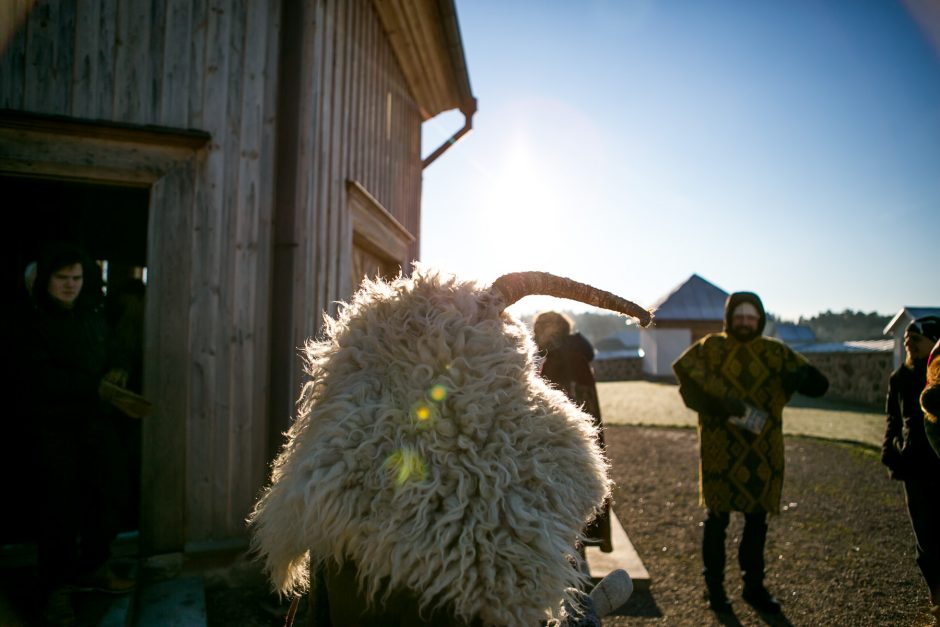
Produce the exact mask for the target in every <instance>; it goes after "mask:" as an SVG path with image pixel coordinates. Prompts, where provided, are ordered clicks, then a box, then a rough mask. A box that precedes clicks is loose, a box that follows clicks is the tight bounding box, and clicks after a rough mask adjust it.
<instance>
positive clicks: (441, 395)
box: [428, 384, 447, 403]
mask: <svg viewBox="0 0 940 627" xmlns="http://www.w3.org/2000/svg"><path fill="white" fill-rule="evenodd" d="M428 395H429V396H430V397H431V400H432V401H435V402H438V403H440V402H441V401H443V400H444V399H445V398H447V388H445V387H444V386H443V385H440V384H438V385H435V386H434V387H432V388H431V391H430V392H429V394H428Z"/></svg>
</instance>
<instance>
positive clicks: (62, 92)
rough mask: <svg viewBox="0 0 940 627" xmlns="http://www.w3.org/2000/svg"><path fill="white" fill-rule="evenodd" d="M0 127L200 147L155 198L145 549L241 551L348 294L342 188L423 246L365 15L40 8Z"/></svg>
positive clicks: (307, 9) (393, 69) (289, 9)
mask: <svg viewBox="0 0 940 627" xmlns="http://www.w3.org/2000/svg"><path fill="white" fill-rule="evenodd" d="M11 1H13V2H14V4H15V5H16V7H25V6H27V5H28V4H29V2H28V0H11ZM16 7H14V9H13V11H12V14H15V13H16V12H17V11H18V10H19V9H17V8H16ZM282 11H283V13H284V14H283V15H282ZM288 15H289V16H290V17H289V18H288ZM288 19H290V20H293V19H297V20H299V22H296V23H295V22H292V21H286V20H288ZM282 21H284V23H283V24H282ZM282 26H283V28H282ZM291 33H292V34H291ZM282 57H284V58H288V59H289V61H288V62H286V63H283V65H282V60H281V59H282ZM284 98H291V99H292V100H291V101H290V102H285V101H284V100H283V99H284ZM0 108H6V109H14V110H19V111H29V112H35V113H43V114H52V115H62V116H69V117H73V118H79V119H86V120H105V121H112V122H120V123H128V124H138V125H158V126H162V127H170V128H179V129H198V130H202V131H206V132H208V133H209V134H210V135H211V138H212V139H211V141H210V142H209V145H208V146H207V147H205V148H203V149H201V150H200V151H199V152H198V154H197V155H196V156H195V157H193V158H191V159H190V160H188V161H187V162H186V163H183V164H181V166H180V167H179V168H178V169H176V170H174V171H172V172H170V173H169V174H167V175H166V176H163V177H162V178H160V179H159V180H157V181H156V182H155V183H153V185H152V186H151V206H150V226H149V242H148V266H149V280H150V282H149V299H148V309H147V322H146V326H147V330H146V346H145V351H146V355H147V358H148V361H147V364H146V374H145V378H146V382H145V393H147V394H148V395H150V396H151V397H153V398H154V400H155V402H156V405H157V407H158V411H157V413H156V415H154V416H153V417H152V418H150V419H149V420H148V421H147V422H145V427H144V429H145V433H144V440H145V444H144V451H143V455H144V462H143V463H144V467H145V470H144V478H143V482H144V485H143V503H142V508H143V517H142V534H143V539H144V544H145V548H146V549H147V550H148V551H151V552H160V551H169V550H178V549H180V548H182V547H183V546H184V545H186V544H199V543H203V542H210V541H213V540H224V539H228V538H234V537H242V536H244V533H245V528H244V519H245V516H246V515H247V513H248V512H249V509H250V507H251V504H252V503H253V502H254V500H255V498H256V497H257V494H258V490H259V488H260V487H261V485H262V484H263V482H264V480H265V478H266V474H267V461H268V458H269V455H270V452H271V450H272V447H273V446H274V445H275V444H276V442H275V440H277V439H279V436H278V434H279V432H280V431H281V430H283V429H284V428H286V426H287V422H288V420H289V416H290V415H291V413H292V411H293V401H294V399H295V398H296V396H297V394H298V392H299V386H300V382H301V378H302V371H301V362H300V359H299V357H298V354H297V348H298V347H299V346H301V345H302V344H303V342H304V340H305V339H306V338H308V337H310V336H313V335H315V334H316V333H317V331H318V329H319V328H320V325H321V323H322V318H321V312H323V311H327V312H335V309H336V306H335V301H337V300H341V299H344V298H346V297H348V296H349V294H350V284H351V280H350V279H351V275H352V257H353V251H352V243H351V241H350V237H349V235H350V233H351V227H350V224H351V223H350V216H349V212H348V210H347V199H346V194H347V191H346V190H347V181H356V182H357V183H359V184H360V185H361V186H362V188H364V189H365V190H366V191H367V192H368V193H369V194H371V196H372V197H374V198H375V199H376V200H377V201H378V202H379V203H380V204H381V205H382V206H383V207H384V208H385V209H387V210H388V212H389V213H390V214H391V215H392V216H393V217H394V218H395V219H396V220H397V221H398V222H400V223H401V224H402V225H404V227H405V228H406V229H407V230H408V231H409V232H410V233H412V234H413V235H414V236H415V237H416V238H417V235H418V229H419V221H420V215H419V208H420V192H421V158H420V132H421V116H420V113H419V110H418V107H417V105H416V103H415V102H414V99H413V97H412V95H411V94H410V93H409V90H408V87H407V85H406V82H405V79H404V76H403V74H402V72H401V69H400V67H399V65H398V63H397V61H396V59H395V57H394V55H393V53H392V50H391V47H390V46H389V43H388V38H387V35H386V33H385V32H384V31H383V28H382V26H381V23H380V21H379V19H378V16H377V14H376V12H375V9H374V7H373V5H372V3H371V1H370V0H346V1H339V0H296V1H295V0H284V1H283V2H278V1H269V0H226V1H224V2H223V1H220V0H217V1H209V0H41V1H39V2H37V3H36V4H35V6H33V8H32V9H31V10H30V11H29V12H28V15H27V17H26V19H25V21H24V22H23V23H22V24H21V25H20V27H19V28H18V29H17V30H16V31H15V33H14V35H13V37H12V38H11V39H10V40H9V42H8V44H7V47H6V48H5V49H4V50H3V51H2V55H0ZM86 165H88V164H86ZM90 165H91V169H92V170H93V169H94V164H93V163H92V164H90ZM87 169H88V168H86V170H87ZM83 176H84V175H83ZM89 178H91V179H94V178H95V176H94V174H93V173H92V174H91V175H89ZM102 180H104V177H102ZM275 225H277V226H276V229H275ZM278 251H280V252H278ZM410 253H411V257H416V256H417V253H418V240H417V239H415V241H414V243H413V244H412V246H411V251H410ZM406 270H407V268H406ZM279 273H281V274H283V275H284V276H286V277H287V279H286V282H285V283H284V285H285V289H283V290H281V292H280V293H278V287H277V285H278V280H279V279H282V278H283V277H280V276H278V274H279ZM272 279H273V281H272ZM272 286H273V287H272ZM280 323H284V329H283V330H281V329H279V328H278V325H279V324H280ZM272 327H273V328H272ZM272 386H273V387H272Z"/></svg>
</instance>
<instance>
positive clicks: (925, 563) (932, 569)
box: [904, 478, 940, 603]
mask: <svg viewBox="0 0 940 627" xmlns="http://www.w3.org/2000/svg"><path fill="white" fill-rule="evenodd" d="M904 494H905V496H906V497H907V512H908V514H909V515H910V517H911V527H913V528H914V542H915V543H916V545H917V565H918V566H920V572H921V573H922V574H923V576H924V581H925V582H926V583H927V588H928V589H929V590H930V602H931V603H940V500H938V499H940V486H938V482H937V480H936V479H929V478H928V479H921V478H911V479H907V480H905V481H904Z"/></svg>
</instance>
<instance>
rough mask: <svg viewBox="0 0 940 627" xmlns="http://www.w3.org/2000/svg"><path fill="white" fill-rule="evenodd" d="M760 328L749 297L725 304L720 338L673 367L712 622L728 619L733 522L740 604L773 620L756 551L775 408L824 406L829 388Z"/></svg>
mask: <svg viewBox="0 0 940 627" xmlns="http://www.w3.org/2000/svg"><path fill="white" fill-rule="evenodd" d="M765 323H766V314H765V312H764V306H763V304H762V303H761V300H760V298H759V297H758V296H757V295H756V294H754V293H752V292H737V293H734V294H731V295H730V296H729V297H728V299H727V301H726V302H725V325H724V332H722V333H713V334H710V335H707V336H706V337H704V338H702V339H701V340H699V341H698V342H696V343H695V344H693V345H692V346H690V347H689V348H688V349H687V350H686V351H685V352H684V353H683V354H682V355H681V356H680V357H679V359H678V360H676V362H675V363H674V364H673V371H674V372H675V374H676V378H677V379H678V382H679V393H680V394H681V395H682V399H683V401H684V402H685V404H686V406H688V407H689V408H690V409H693V410H695V411H696V412H698V433H699V454H700V459H699V477H700V482H699V486H700V501H701V503H702V505H704V506H705V508H706V518H705V524H704V535H703V538H702V557H703V562H704V570H703V573H704V575H705V586H706V589H707V593H708V603H709V606H710V607H711V608H712V609H713V610H714V611H716V612H729V611H731V602H730V601H729V600H728V596H727V594H726V593H725V587H724V570H725V530H726V529H727V527H728V523H729V520H730V513H731V512H741V513H743V514H744V532H743V534H742V537H741V544H740V545H739V547H738V564H739V565H740V567H741V574H742V576H743V579H744V590H743V594H742V596H743V597H744V600H745V601H747V602H748V603H750V604H751V605H752V606H754V607H755V608H756V609H757V610H759V611H762V612H766V613H773V614H776V613H779V612H780V602H779V601H778V600H777V599H775V598H774V597H773V596H772V595H771V594H770V592H769V591H768V590H767V588H766V587H765V586H764V544H765V542H766V538H767V515H768V514H777V513H779V511H780V493H781V489H782V487H783V470H784V449H783V408H784V406H785V405H786V404H787V402H788V401H789V400H790V397H791V396H792V395H793V394H794V393H795V392H800V393H801V394H805V395H807V396H822V395H823V394H825V392H826V390H827V389H828V387H829V381H828V379H826V377H825V376H824V375H823V374H822V373H821V372H820V371H819V370H818V369H816V368H815V367H813V366H811V365H810V364H809V363H808V362H807V361H806V359H805V358H804V357H803V356H802V355H799V354H798V353H796V352H794V351H793V350H791V349H790V348H789V347H787V346H786V344H783V343H782V342H780V341H778V340H775V339H770V338H765V337H762V335H761V334H762V333H763V330H764V325H765Z"/></svg>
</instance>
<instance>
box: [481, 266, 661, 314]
mask: <svg viewBox="0 0 940 627" xmlns="http://www.w3.org/2000/svg"><path fill="white" fill-rule="evenodd" d="M491 289H492V290H494V291H496V292H497V293H498V294H499V295H500V296H501V297H502V299H503V302H504V303H505V305H504V306H503V308H506V307H508V306H510V305H512V304H513V303H514V302H516V301H518V300H520V299H521V298H522V297H524V296H529V295H532V294H541V295H545V296H557V297H558V298H567V299H570V300H576V301H578V302H581V303H587V304H588V305H594V306H595V307H600V308H601V309H609V310H611V311H616V312H618V313H622V314H626V315H628V316H632V317H634V318H636V319H637V320H639V321H640V325H641V326H644V327H645V326H647V325H649V323H650V322H651V321H652V320H653V315H652V314H651V313H650V312H649V311H647V310H646V309H643V308H642V307H640V306H639V305H637V304H636V303H633V302H631V301H629V300H626V299H625V298H620V297H619V296H617V295H616V294H611V293H610V292H605V291H604V290H599V289H597V288H596V287H592V286H590V285H587V284H586V283H578V282H577V281H573V280H572V279H567V278H565V277H560V276H555V275H554V274H549V273H548V272H512V273H510V274H504V275H503V276H501V277H499V278H498V279H496V280H495V281H493V286H492V288H491Z"/></svg>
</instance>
